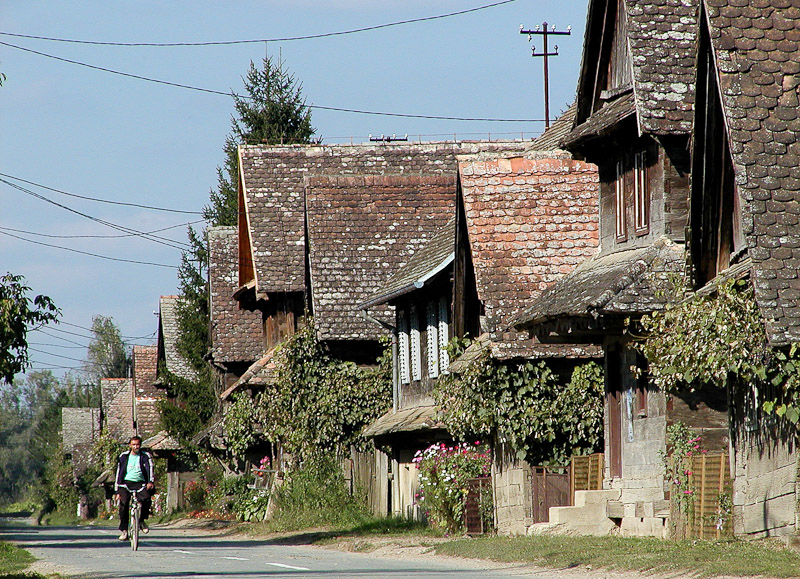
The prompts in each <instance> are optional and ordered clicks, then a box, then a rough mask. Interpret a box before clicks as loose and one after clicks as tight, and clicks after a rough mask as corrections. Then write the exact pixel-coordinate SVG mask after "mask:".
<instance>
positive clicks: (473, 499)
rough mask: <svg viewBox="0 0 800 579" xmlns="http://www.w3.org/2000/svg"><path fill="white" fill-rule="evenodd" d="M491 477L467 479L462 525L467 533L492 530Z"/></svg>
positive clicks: (480, 533)
mask: <svg viewBox="0 0 800 579" xmlns="http://www.w3.org/2000/svg"><path fill="white" fill-rule="evenodd" d="M493 520H494V510H493V508H492V479H491V477H481V478H471V479H469V480H467V498H466V500H465V501H464V527H465V528H466V531H467V534H468V535H483V534H484V533H489V532H491V531H492V526H493V525H492V522H493Z"/></svg>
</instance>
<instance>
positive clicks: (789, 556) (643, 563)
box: [436, 536, 800, 577]
mask: <svg viewBox="0 0 800 579" xmlns="http://www.w3.org/2000/svg"><path fill="white" fill-rule="evenodd" d="M436 552H437V553H438V554H443V555H454V556H458V557H468V558H477V559H489V560H492V561H501V562H509V563H510V562H522V563H532V564H535V565H540V566H543V567H551V568H557V569H561V568H572V567H589V568H606V569H615V570H620V571H640V572H650V573H663V572H676V571H681V572H690V573H692V574H693V575H697V576H701V577H713V576H716V575H736V576H753V575H762V576H768V577H797V576H798V570H799V569H800V554H797V553H794V552H792V551H789V550H788V549H785V548H776V546H775V543H770V542H762V541H759V542H745V541H737V540H730V541H722V542H712V541H664V540H660V539H654V538H646V537H642V538H638V537H559V536H536V537H510V538H509V537H487V538H478V539H458V540H455V541H449V542H447V543H443V544H440V545H438V546H437V547H436Z"/></svg>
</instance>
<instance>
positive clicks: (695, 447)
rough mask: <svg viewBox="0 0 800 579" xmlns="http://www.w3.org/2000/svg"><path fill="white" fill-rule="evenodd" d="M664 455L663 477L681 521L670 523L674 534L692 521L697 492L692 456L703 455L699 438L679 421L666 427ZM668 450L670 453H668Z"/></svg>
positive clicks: (703, 450) (685, 527) (704, 452)
mask: <svg viewBox="0 0 800 579" xmlns="http://www.w3.org/2000/svg"><path fill="white" fill-rule="evenodd" d="M667 447H668V452H667V453H665V454H664V463H665V466H666V472H665V476H666V479H667V482H668V483H669V486H670V491H671V492H670V498H671V502H672V505H673V506H674V507H675V510H676V511H677V513H676V515H678V516H679V517H680V519H681V521H680V522H678V521H674V527H675V529H674V530H675V532H676V533H678V534H684V533H685V531H684V532H682V531H681V529H686V530H688V528H690V527H691V526H692V522H693V520H694V510H695V509H694V505H695V495H696V492H697V489H696V487H695V484H694V477H693V475H694V471H693V470H692V463H693V457H695V456H700V455H703V454H706V452H708V451H706V450H705V449H704V448H703V439H702V437H701V436H698V435H697V434H695V432H694V431H693V430H691V429H690V428H689V427H688V426H686V425H685V424H684V423H682V422H675V423H674V424H670V425H669V426H667ZM669 451H671V452H669Z"/></svg>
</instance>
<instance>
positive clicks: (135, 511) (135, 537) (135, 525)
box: [128, 497, 141, 551]
mask: <svg viewBox="0 0 800 579" xmlns="http://www.w3.org/2000/svg"><path fill="white" fill-rule="evenodd" d="M134 502H136V498H135V497H134ZM140 512H141V507H140V506H139V505H138V502H136V504H135V505H134V506H133V508H131V516H130V530H129V531H128V536H129V537H130V540H131V550H133V551H138V550H139V517H140Z"/></svg>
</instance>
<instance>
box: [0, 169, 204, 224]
mask: <svg viewBox="0 0 800 579" xmlns="http://www.w3.org/2000/svg"><path fill="white" fill-rule="evenodd" d="M0 177H7V178H8V179H13V180H14V181H21V182H22V183H27V184H28V185H34V186H35V187H40V188H42V189H47V190H48V191H53V192H54V193H61V194H62V195H67V196H69V197H76V198H78V199H86V200H87V201H96V202H98V203H108V204H110V205H125V206H126V207H138V208H140V209H152V210H153V211H167V212H169V213H186V214H188V215H202V214H203V212H202V211H184V210H182V209H167V208H164V207H153V206H152V205H140V204H138V203H127V202H124V201H111V200H110V199H98V198H96V197H86V196H85V195H77V194H76V193H67V192H66V191H62V190H60V189H54V188H53V187H48V186H47V185H42V184H40V183H34V182H33V181H28V180H27V179H23V178H21V177H14V175H8V174H7V173H0Z"/></svg>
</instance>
